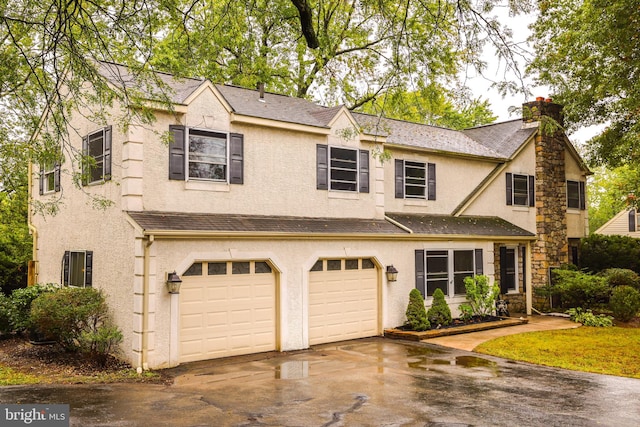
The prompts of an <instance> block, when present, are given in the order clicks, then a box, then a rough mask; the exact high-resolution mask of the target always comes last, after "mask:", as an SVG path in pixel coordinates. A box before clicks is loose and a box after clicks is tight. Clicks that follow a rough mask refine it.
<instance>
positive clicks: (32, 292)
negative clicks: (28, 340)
mask: <svg viewBox="0 0 640 427" xmlns="http://www.w3.org/2000/svg"><path fill="white" fill-rule="evenodd" d="M55 289H56V286H55V285H53V284H46V285H35V286H29V287H27V288H19V289H16V290H14V291H13V292H11V304H10V305H9V321H10V322H11V328H12V329H13V330H14V331H16V332H25V331H28V330H29V329H31V319H30V316H31V303H32V302H33V301H34V300H35V299H36V298H38V297H39V296H40V295H42V294H44V293H47V292H52V291H54V290H55Z"/></svg>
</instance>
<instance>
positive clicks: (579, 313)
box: [567, 307, 613, 328]
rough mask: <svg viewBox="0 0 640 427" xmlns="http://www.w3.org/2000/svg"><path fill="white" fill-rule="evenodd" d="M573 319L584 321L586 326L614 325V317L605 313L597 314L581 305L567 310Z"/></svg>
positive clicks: (578, 321)
mask: <svg viewBox="0 0 640 427" xmlns="http://www.w3.org/2000/svg"><path fill="white" fill-rule="evenodd" d="M567 314H569V316H570V318H571V320H572V321H574V322H576V323H582V324H583V325H584V326H594V327H601V328H605V327H609V326H613V318H612V317H611V316H607V315H604V314H598V315H595V314H593V312H592V311H591V310H586V311H585V310H583V309H582V308H580V307H576V308H570V309H569V310H567Z"/></svg>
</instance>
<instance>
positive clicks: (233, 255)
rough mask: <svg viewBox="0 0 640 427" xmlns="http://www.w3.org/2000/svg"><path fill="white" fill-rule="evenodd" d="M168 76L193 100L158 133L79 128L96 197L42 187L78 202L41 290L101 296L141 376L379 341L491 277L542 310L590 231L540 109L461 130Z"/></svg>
mask: <svg viewBox="0 0 640 427" xmlns="http://www.w3.org/2000/svg"><path fill="white" fill-rule="evenodd" d="M103 72H104V73H105V75H107V76H109V77H111V78H112V80H113V81H114V82H115V81H116V80H118V81H119V80H120V79H115V78H113V77H114V76H116V75H120V74H126V73H127V70H126V69H125V68H123V67H120V66H116V65H111V64H103ZM163 78H164V79H166V80H167V81H168V82H169V84H170V85H171V86H172V87H173V89H174V90H175V94H174V96H173V102H174V105H173V108H172V111H167V110H165V109H163V107H162V106H160V105H159V104H158V105H157V108H156V110H155V122H154V124H153V126H152V127H149V126H142V125H140V126H136V125H131V126H129V127H128V128H127V129H126V131H123V130H122V129H121V128H120V127H119V126H118V120H117V115H114V122H113V123H110V124H107V125H106V126H103V125H97V124H96V123H93V122H91V121H90V120H89V119H87V118H86V117H84V116H83V115H81V114H78V115H76V116H75V117H74V118H73V119H72V125H73V128H74V129H75V130H76V131H77V133H78V135H77V137H74V138H72V140H71V143H72V144H73V145H74V146H75V147H76V148H77V149H78V150H84V153H86V154H88V155H89V156H92V157H93V158H94V159H95V165H94V167H92V168H91V171H90V173H89V174H88V177H87V179H86V182H84V183H83V186H82V188H80V189H77V188H75V187H74V186H73V185H72V181H71V180H72V177H71V174H70V173H69V171H68V168H69V167H70V166H69V163H70V162H69V161H68V160H67V161H66V162H64V163H62V164H61V165H52V166H50V167H44V168H40V169H39V172H38V167H39V166H37V167H35V168H34V173H33V184H32V188H31V190H32V193H31V194H32V197H33V199H35V200H37V201H41V202H46V201H47V200H49V199H54V198H61V200H62V203H61V205H60V211H59V213H58V214H57V215H55V216H52V217H51V216H49V217H46V218H45V217H43V216H40V215H34V216H33V217H32V218H31V222H32V224H31V225H32V229H33V230H34V240H35V248H36V250H35V254H36V256H35V258H36V260H35V261H36V265H37V280H38V282H58V283H63V284H65V285H70V286H94V287H96V288H99V289H102V290H103V291H104V292H105V294H106V295H107V296H108V301H109V304H110V306H111V308H112V309H113V313H114V317H115V320H116V322H117V324H118V325H119V326H120V328H121V329H122V331H123V333H124V336H125V341H124V343H123V345H122V349H123V352H124V354H125V356H126V357H127V358H128V359H129V360H130V361H131V362H132V363H133V364H134V366H138V367H144V368H146V367H152V368H153V367H165V366H172V365H176V364H179V363H181V362H188V361H195V360H202V359H210V358H216V357H223V356H231V355H239V354H247V353H254V352H262V351H270V350H282V351H285V350H295V349H303V348H307V347H309V346H312V345H314V344H319V343H326V342H333V341H340V340H345V339H352V338H359V337H367V336H374V335H380V334H382V333H383V330H384V328H388V327H394V326H398V325H400V324H402V323H403V322H404V320H405V317H404V316H405V314H404V313H405V310H406V305H407V302H408V295H409V292H410V290H411V289H413V288H418V289H419V290H420V291H421V292H422V293H423V294H424V295H425V297H426V301H427V302H426V303H427V305H429V304H430V299H431V296H432V295H433V292H434V290H435V289H437V288H440V289H442V290H443V291H444V293H445V295H446V298H447V301H448V303H449V304H450V306H451V307H452V309H453V310H454V312H455V311H456V309H457V307H458V305H459V304H460V303H462V302H464V300H465V289H464V285H463V279H464V278H465V277H466V276H472V275H475V274H485V275H488V276H489V277H490V278H491V279H492V280H493V281H496V282H498V283H499V284H500V287H501V289H502V293H503V294H504V296H505V297H506V298H509V299H511V300H512V303H513V304H515V305H519V306H520V308H521V309H522V310H525V311H527V312H530V310H531V307H532V300H533V297H532V291H531V289H532V286H538V285H542V284H545V283H546V281H547V274H548V268H549V267H551V266H556V265H560V264H562V263H566V262H569V261H570V260H571V258H570V257H571V256H572V253H573V252H572V251H573V248H574V247H576V246H577V245H576V244H575V240H576V239H579V238H581V237H583V236H584V235H585V232H586V226H587V224H586V222H587V218H586V210H585V182H586V179H585V177H586V175H587V174H588V173H589V171H588V169H587V168H586V167H585V165H584V163H583V162H582V161H581V159H580V157H579V156H578V154H577V152H576V150H575V149H574V148H573V146H572V145H571V143H570V142H569V141H568V139H567V138H566V136H565V135H564V134H563V133H562V132H556V133H554V134H552V135H545V134H544V133H543V132H541V131H540V127H539V125H538V124H539V122H538V121H537V120H539V118H540V117H539V116H536V115H534V117H533V118H532V119H531V120H526V121H523V120H513V121H508V122H504V123H498V124H493V125H488V126H483V127H479V128H474V129H469V130H466V131H462V132H460V131H453V130H449V129H443V128H438V127H433V126H426V125H421V124H415V123H409V122H404V121H399V120H390V119H385V118H380V117H374V116H369V115H364V114H356V113H352V112H350V111H348V110H347V109H346V108H344V107H340V106H339V107H333V108H327V107H323V106H319V105H316V104H314V103H312V102H309V101H306V100H302V99H297V98H290V97H286V96H281V95H276V94H272V93H264V92H263V91H260V90H249V89H244V88H240V87H233V86H224V85H217V84H212V83H211V82H210V81H206V80H180V81H178V80H172V78H171V76H163ZM125 80H126V79H125ZM114 84H117V83H114ZM527 105H528V107H530V108H531V110H532V111H535V112H537V113H539V114H541V115H543V116H544V115H550V116H552V117H555V118H556V119H558V120H560V119H561V108H560V106H558V105H556V104H554V103H552V102H550V101H544V100H538V101H534V102H532V103H529V104H527ZM114 111H116V112H117V111H118V109H117V108H114ZM169 134H170V135H171V136H172V138H169V140H170V141H171V142H170V143H169V144H167V143H163V142H162V135H169ZM60 188H63V189H64V191H62V192H61V191H60ZM87 193H88V194H89V195H95V196H100V197H106V198H108V199H110V200H111V201H112V202H113V204H112V205H111V206H110V207H108V208H106V209H104V210H99V209H94V208H92V207H91V206H90V204H88V203H87V196H86V194H87ZM390 266H394V267H395V269H397V271H398V275H397V280H396V281H390V280H388V277H387V274H386V270H387V269H388V268H389V267H390ZM174 271H175V272H176V273H177V274H178V275H179V276H180V278H181V279H182V286H181V289H180V292H179V294H175V293H173V294H170V293H169V292H168V291H167V286H166V281H167V276H168V274H169V273H171V272H174ZM512 308H513V307H512Z"/></svg>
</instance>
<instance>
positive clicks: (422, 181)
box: [403, 160, 428, 200]
mask: <svg viewBox="0 0 640 427" xmlns="http://www.w3.org/2000/svg"><path fill="white" fill-rule="evenodd" d="M403 166H404V167H403V173H404V198H405V199H423V200H425V199H426V198H427V191H428V190H427V185H428V176H427V175H428V170H427V163H426V162H415V161H413V160H404V163H403ZM409 168H411V169H416V170H422V172H423V176H422V177H421V178H420V177H410V176H409V174H407V169H409ZM410 181H414V182H413V183H411V182H410ZM409 188H422V194H421V195H412V194H409V191H408V189H409Z"/></svg>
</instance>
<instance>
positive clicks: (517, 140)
mask: <svg viewBox="0 0 640 427" xmlns="http://www.w3.org/2000/svg"><path fill="white" fill-rule="evenodd" d="M536 131H537V129H536V128H528V129H522V120H521V119H518V120H510V121H508V122H502V123H494V124H490V125H485V126H478V127H475V128H471V129H466V130H463V131H462V133H463V134H465V135H466V136H468V137H469V138H471V139H473V140H475V141H477V142H478V143H480V144H482V145H483V146H485V147H487V148H488V149H490V150H493V151H495V152H496V153H498V154H499V155H500V156H502V157H505V158H511V156H513V154H514V153H515V152H516V151H517V150H518V148H519V147H520V146H521V145H522V144H523V143H524V142H525V141H527V140H528V139H529V137H531V135H533V134H534V133H536Z"/></svg>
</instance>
